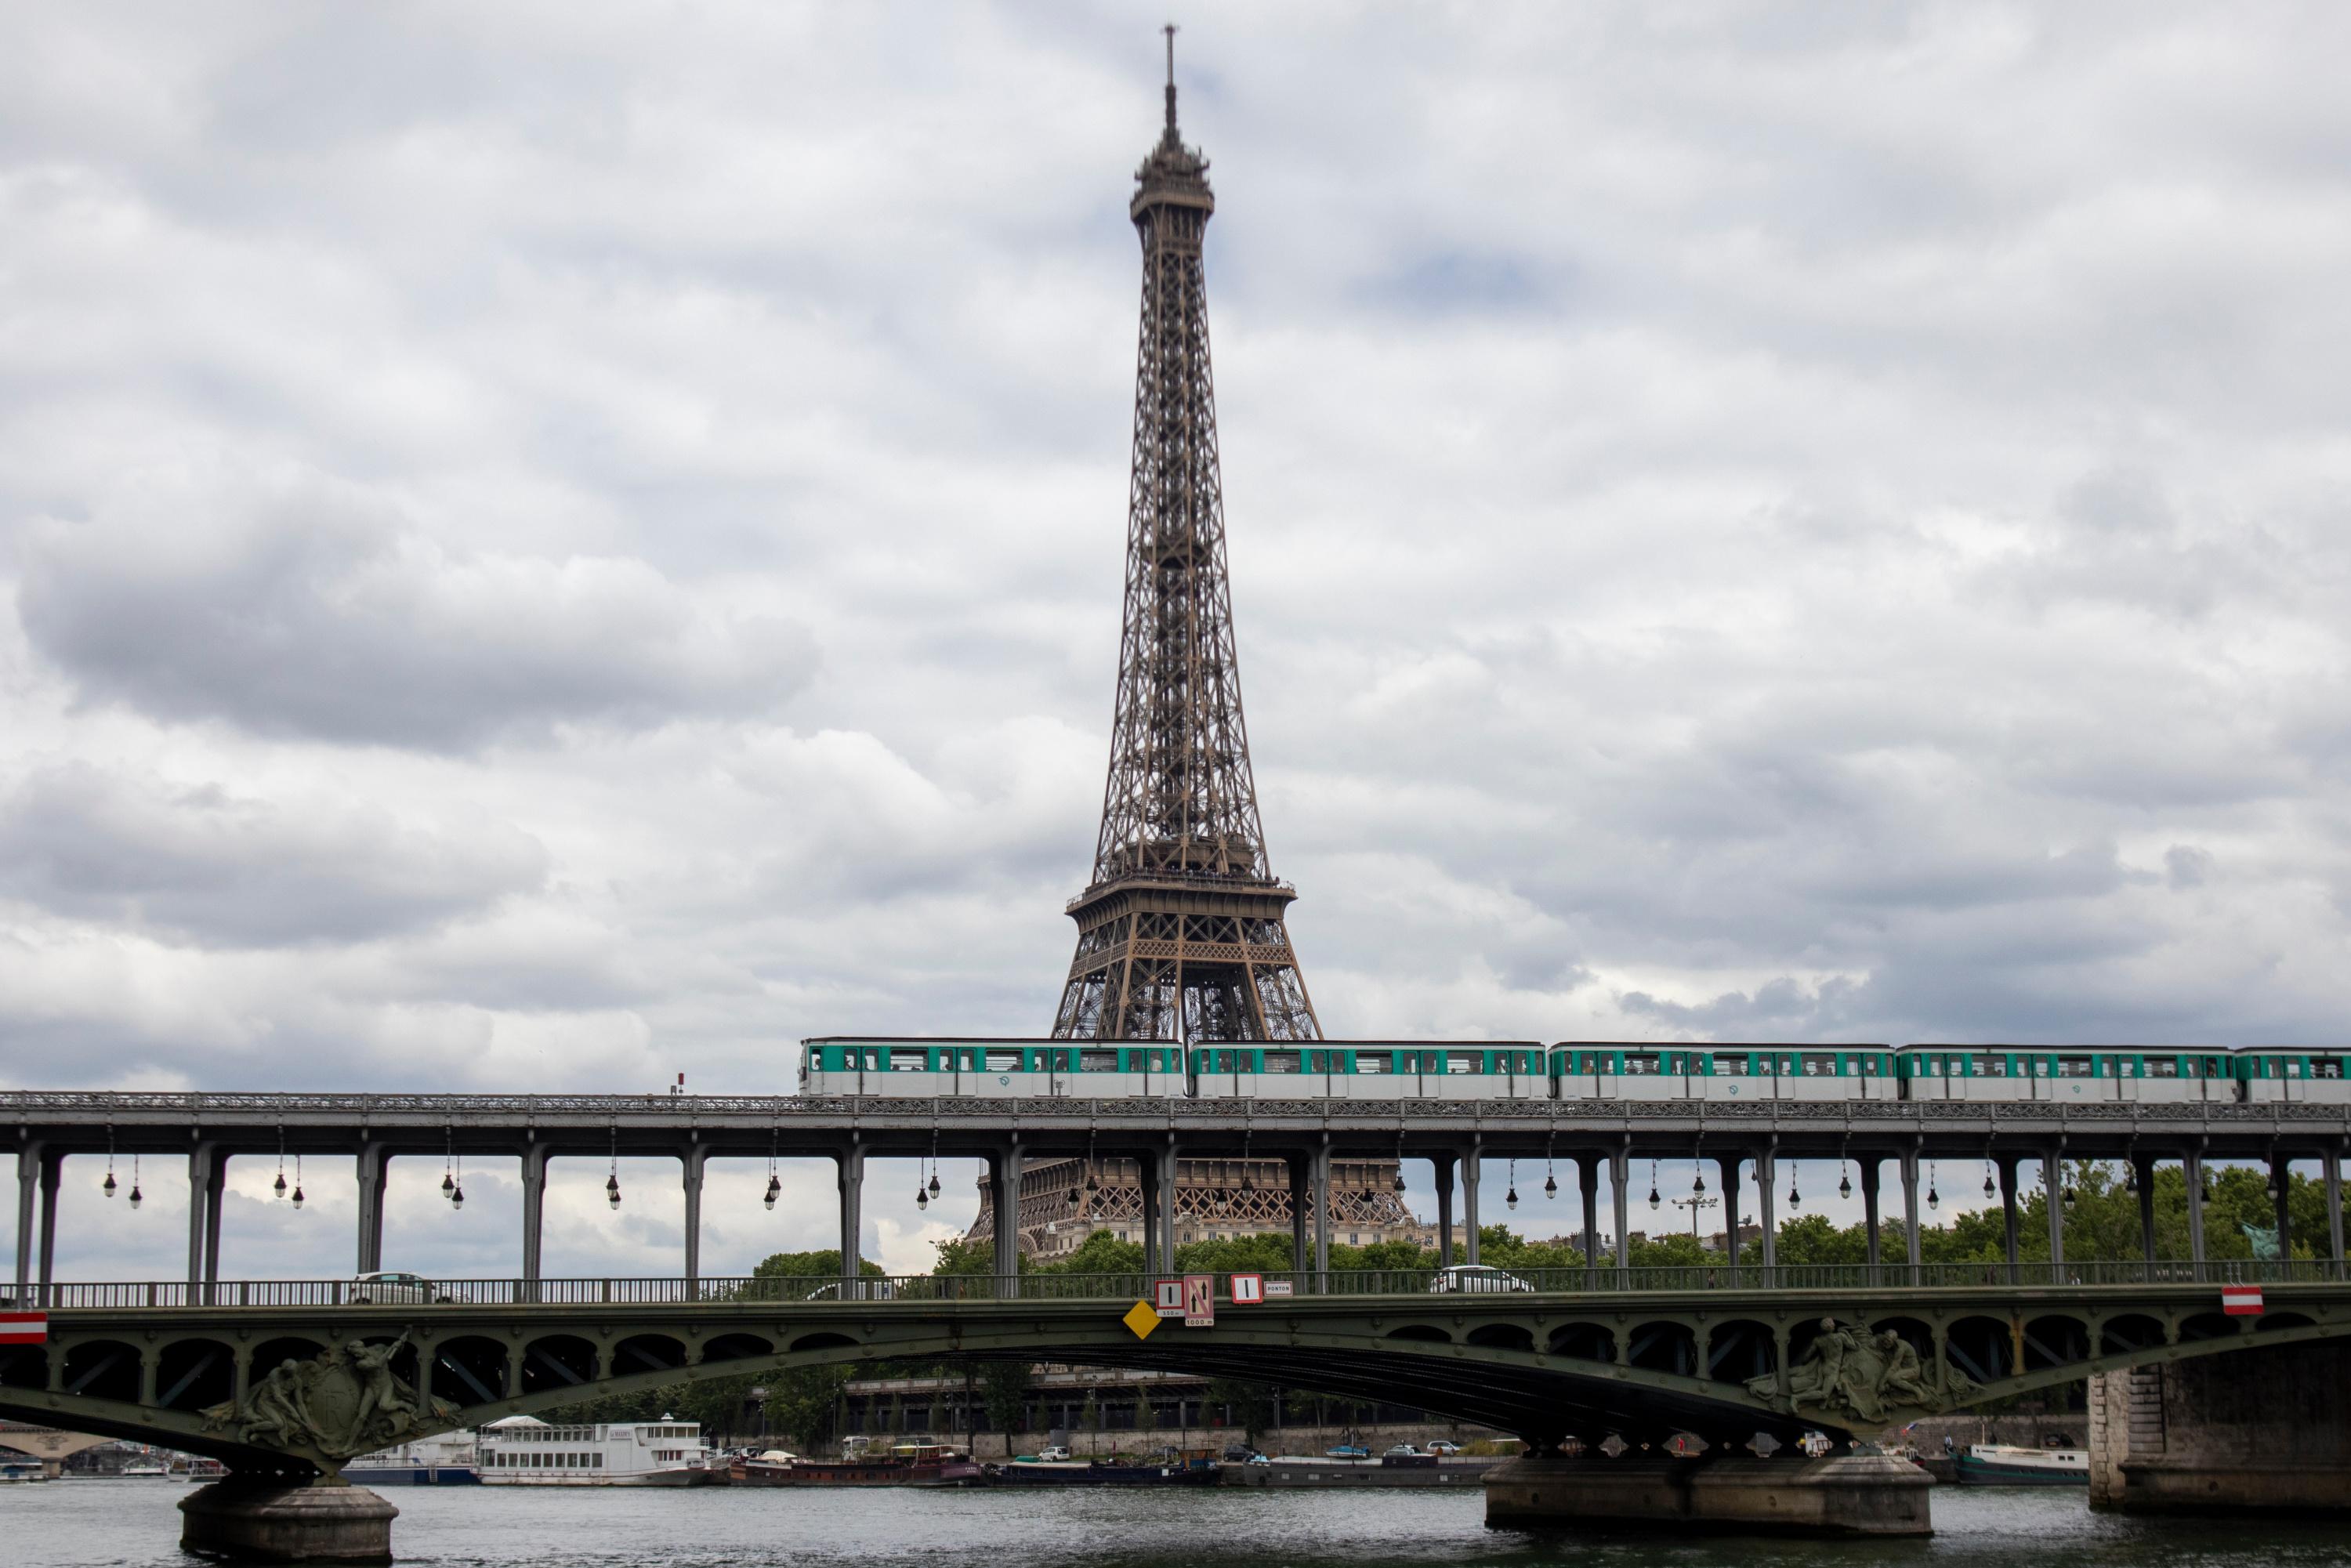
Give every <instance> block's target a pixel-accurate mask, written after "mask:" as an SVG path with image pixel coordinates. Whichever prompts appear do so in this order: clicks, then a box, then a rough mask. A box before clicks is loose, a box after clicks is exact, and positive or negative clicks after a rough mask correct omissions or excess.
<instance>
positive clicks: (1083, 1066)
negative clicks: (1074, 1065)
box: [1078, 1051, 1118, 1072]
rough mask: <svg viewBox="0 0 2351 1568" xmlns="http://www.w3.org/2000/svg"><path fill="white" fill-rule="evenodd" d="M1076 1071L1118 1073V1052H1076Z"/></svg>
mask: <svg viewBox="0 0 2351 1568" xmlns="http://www.w3.org/2000/svg"><path fill="white" fill-rule="evenodd" d="M1078 1071H1081V1072H1116V1071H1118V1052H1116V1051H1080V1052H1078Z"/></svg>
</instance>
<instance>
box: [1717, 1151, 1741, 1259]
mask: <svg viewBox="0 0 2351 1568" xmlns="http://www.w3.org/2000/svg"><path fill="white" fill-rule="evenodd" d="M1714 1168H1715V1174H1716V1175H1718V1176H1720V1177H1721V1178H1722V1212H1723V1214H1724V1216H1725V1217H1726V1219H1727V1223H1726V1224H1725V1225H1724V1227H1723V1231H1724V1234H1725V1235H1726V1237H1727V1238H1728V1244H1727V1246H1726V1247H1725V1250H1726V1251H1728V1252H1729V1254H1730V1258H1729V1265H1730V1266H1729V1269H1728V1270H1725V1272H1724V1279H1725V1281H1726V1282H1727V1283H1729V1284H1731V1285H1737V1284H1738V1283H1739V1156H1738V1155H1718V1156H1716V1158H1715V1162H1714Z"/></svg>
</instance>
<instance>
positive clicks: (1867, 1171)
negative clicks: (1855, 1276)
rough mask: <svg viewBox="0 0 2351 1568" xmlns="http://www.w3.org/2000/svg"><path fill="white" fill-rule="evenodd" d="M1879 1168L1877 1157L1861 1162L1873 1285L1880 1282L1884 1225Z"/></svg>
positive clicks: (1863, 1215)
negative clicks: (1880, 1212) (1879, 1203)
mask: <svg viewBox="0 0 2351 1568" xmlns="http://www.w3.org/2000/svg"><path fill="white" fill-rule="evenodd" d="M1877 1166H1878V1158H1877V1156H1876V1155H1870V1156H1869V1157H1868V1158H1867V1159H1865V1160H1863V1161H1862V1162H1861V1218H1862V1228H1863V1229H1864V1231H1865V1233H1866V1236H1867V1240H1868V1244H1869V1282H1870V1283H1871V1284H1873V1285H1875V1284H1876V1283H1877V1282H1878V1281H1877V1263H1878V1255H1879V1251H1880V1245H1879V1244H1880V1241H1881V1238H1880V1236H1879V1233H1878V1232H1879V1227H1880V1225H1881V1223H1882V1222H1881V1221H1880V1219H1879V1218H1878V1213H1877V1177H1878V1170H1877Z"/></svg>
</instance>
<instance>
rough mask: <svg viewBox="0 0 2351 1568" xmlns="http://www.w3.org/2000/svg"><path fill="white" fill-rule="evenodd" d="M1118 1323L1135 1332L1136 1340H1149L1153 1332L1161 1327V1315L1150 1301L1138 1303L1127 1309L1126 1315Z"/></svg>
mask: <svg viewBox="0 0 2351 1568" xmlns="http://www.w3.org/2000/svg"><path fill="white" fill-rule="evenodd" d="M1118 1321H1119V1322H1123V1323H1124V1324H1125V1325H1126V1326H1127V1327H1128V1328H1130V1329H1132V1330H1134V1337H1135V1338H1137V1339H1149V1338H1150V1337H1151V1331H1152V1330H1154V1329H1155V1328H1157V1327H1158V1326H1159V1314H1158V1312H1155V1311H1154V1310H1153V1308H1152V1305H1151V1303H1150V1302H1149V1301H1137V1302H1135V1303H1134V1305H1133V1306H1131V1307H1129V1308H1127V1309H1126V1315H1125V1316H1124V1317H1123V1318H1121V1319H1119V1320H1118Z"/></svg>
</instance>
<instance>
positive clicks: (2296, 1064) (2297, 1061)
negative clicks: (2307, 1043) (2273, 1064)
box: [2285, 1057, 2302, 1078]
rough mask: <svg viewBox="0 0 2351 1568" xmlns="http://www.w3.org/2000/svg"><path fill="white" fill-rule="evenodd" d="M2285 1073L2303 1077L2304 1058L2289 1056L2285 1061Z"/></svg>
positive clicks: (2290, 1075)
mask: <svg viewBox="0 0 2351 1568" xmlns="http://www.w3.org/2000/svg"><path fill="white" fill-rule="evenodd" d="M2285 1075H2286V1076H2287V1077H2288V1078H2299V1077H2301V1076H2302V1059H2301V1058H2299V1057H2289V1058H2287V1059H2286V1062H2285Z"/></svg>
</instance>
